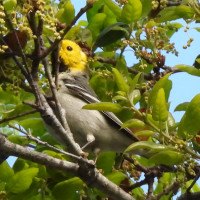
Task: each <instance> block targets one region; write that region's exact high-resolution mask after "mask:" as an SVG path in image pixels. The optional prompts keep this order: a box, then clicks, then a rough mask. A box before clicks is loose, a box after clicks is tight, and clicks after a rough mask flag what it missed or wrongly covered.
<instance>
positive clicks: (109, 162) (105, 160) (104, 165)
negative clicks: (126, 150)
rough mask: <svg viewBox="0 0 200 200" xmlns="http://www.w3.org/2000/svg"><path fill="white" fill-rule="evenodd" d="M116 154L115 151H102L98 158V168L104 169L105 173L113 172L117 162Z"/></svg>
mask: <svg viewBox="0 0 200 200" xmlns="http://www.w3.org/2000/svg"><path fill="white" fill-rule="evenodd" d="M115 156H116V153H115V152H101V153H100V154H99V156H98V158H97V162H96V166H97V168H98V169H102V170H103V172H104V173H105V174H107V173H108V172H111V171H112V168H113V165H114V163H115Z"/></svg>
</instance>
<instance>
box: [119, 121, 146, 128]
mask: <svg viewBox="0 0 200 200" xmlns="http://www.w3.org/2000/svg"><path fill="white" fill-rule="evenodd" d="M144 126H145V123H144V122H143V121H141V120H139V119H130V120H128V121H126V122H125V123H123V124H122V126H121V128H126V127H134V128H142V127H144Z"/></svg>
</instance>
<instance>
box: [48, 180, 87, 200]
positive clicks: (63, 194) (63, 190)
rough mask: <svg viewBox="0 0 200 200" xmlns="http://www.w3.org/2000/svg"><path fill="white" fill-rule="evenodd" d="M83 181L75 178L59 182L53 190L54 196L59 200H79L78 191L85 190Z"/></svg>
mask: <svg viewBox="0 0 200 200" xmlns="http://www.w3.org/2000/svg"><path fill="white" fill-rule="evenodd" d="M83 187H84V186H83V181H82V180H81V179H80V178H77V177H74V178H71V179H69V180H66V181H62V182H59V183H58V184H56V185H55V186H54V188H53V191H52V192H53V196H54V197H55V199H57V200H63V199H66V198H67V199H70V200H74V199H79V194H78V193H77V191H80V190H81V189H82V188H83Z"/></svg>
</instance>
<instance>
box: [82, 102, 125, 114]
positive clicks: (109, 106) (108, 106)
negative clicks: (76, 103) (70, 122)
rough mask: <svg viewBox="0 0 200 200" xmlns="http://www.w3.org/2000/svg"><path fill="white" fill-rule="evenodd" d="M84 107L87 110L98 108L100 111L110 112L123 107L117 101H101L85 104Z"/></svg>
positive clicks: (117, 110) (118, 110)
mask: <svg viewBox="0 0 200 200" xmlns="http://www.w3.org/2000/svg"><path fill="white" fill-rule="evenodd" d="M83 109H87V110H98V111H108V112H114V113H115V112H120V111H121V110H122V107H121V106H120V105H119V104H116V103H110V102H100V103H91V104H87V105H85V106H83Z"/></svg>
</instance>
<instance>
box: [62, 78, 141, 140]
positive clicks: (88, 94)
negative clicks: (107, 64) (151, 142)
mask: <svg viewBox="0 0 200 200" xmlns="http://www.w3.org/2000/svg"><path fill="white" fill-rule="evenodd" d="M64 83H65V86H66V87H67V88H68V89H69V90H70V91H71V92H72V93H73V94H74V95H76V96H78V97H80V98H82V99H83V100H84V101H86V102H87V103H99V102H100V100H99V99H98V97H97V95H96V94H95V93H94V91H93V90H92V88H91V86H90V85H89V84H88V81H87V80H86V81H83V80H82V81H77V80H72V79H65V80H64ZM79 83H81V84H79ZM102 113H103V114H104V115H105V116H106V118H107V119H108V120H110V122H112V123H113V125H114V126H117V127H118V128H119V129H120V128H121V125H122V122H121V121H120V120H119V119H118V118H117V117H116V116H115V115H114V114H113V113H111V112H106V111H102ZM121 132H122V133H123V134H125V135H126V136H127V137H129V138H130V139H132V140H134V141H135V142H137V141H139V139H138V138H137V137H135V136H134V135H133V132H132V131H131V130H130V129H128V128H124V129H121Z"/></svg>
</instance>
